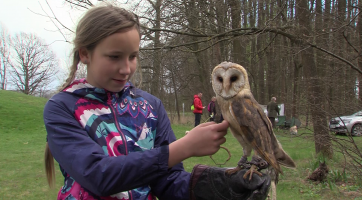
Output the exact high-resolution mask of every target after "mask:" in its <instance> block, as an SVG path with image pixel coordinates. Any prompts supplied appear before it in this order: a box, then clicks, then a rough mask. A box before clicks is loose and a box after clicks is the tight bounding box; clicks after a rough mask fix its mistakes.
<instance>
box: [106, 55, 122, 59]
mask: <svg viewBox="0 0 362 200" xmlns="http://www.w3.org/2000/svg"><path fill="white" fill-rule="evenodd" d="M108 57H109V58H111V59H118V58H119V56H108Z"/></svg>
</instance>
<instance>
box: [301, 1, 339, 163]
mask: <svg viewBox="0 0 362 200" xmlns="http://www.w3.org/2000/svg"><path fill="white" fill-rule="evenodd" d="M296 15H297V21H298V23H299V27H300V30H299V33H300V36H301V37H306V36H309V35H310V32H311V29H312V28H311V26H310V24H311V17H310V12H309V9H308V4H307V1H305V0H296ZM301 58H302V62H301V63H302V66H303V68H304V76H305V77H306V79H307V86H308V103H309V105H310V110H311V115H312V124H313V129H314V139H315V151H316V153H317V154H319V153H321V154H322V155H323V156H324V157H328V158H332V156H333V150H332V146H331V138H330V136H329V132H328V129H327V121H326V118H325V115H324V112H323V109H324V108H323V107H321V106H322V105H321V102H322V101H323V96H322V95H321V94H322V91H321V87H320V79H319V77H318V74H317V70H316V63H315V58H314V54H313V52H312V51H311V49H310V48H307V49H304V50H303V51H302V52H301Z"/></svg>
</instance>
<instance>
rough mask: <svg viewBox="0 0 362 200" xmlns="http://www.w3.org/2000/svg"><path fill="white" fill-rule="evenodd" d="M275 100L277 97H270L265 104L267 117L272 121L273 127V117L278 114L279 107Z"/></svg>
mask: <svg viewBox="0 0 362 200" xmlns="http://www.w3.org/2000/svg"><path fill="white" fill-rule="evenodd" d="M276 101H277V98H275V97H272V98H271V100H270V102H269V103H268V105H267V111H268V118H269V120H270V122H271V123H272V126H273V128H275V118H276V117H277V116H278V115H279V107H278V104H277V103H276Z"/></svg>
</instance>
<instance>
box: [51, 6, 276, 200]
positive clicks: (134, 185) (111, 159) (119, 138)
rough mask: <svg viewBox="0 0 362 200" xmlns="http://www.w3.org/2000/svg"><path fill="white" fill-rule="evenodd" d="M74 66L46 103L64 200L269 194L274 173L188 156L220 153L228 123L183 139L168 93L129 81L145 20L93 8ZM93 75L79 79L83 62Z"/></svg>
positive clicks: (79, 31)
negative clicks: (168, 107)
mask: <svg viewBox="0 0 362 200" xmlns="http://www.w3.org/2000/svg"><path fill="white" fill-rule="evenodd" d="M73 44H74V52H73V53H74V54H73V64H72V66H71V72H70V74H69V77H68V79H67V80H66V83H65V84H64V85H63V88H62V90H61V91H60V92H59V93H58V94H56V95H54V96H53V97H52V98H51V99H50V100H49V101H48V102H47V103H46V105H45V108H44V123H45V127H46V131H47V143H46V150H45V163H46V165H45V166H46V175H47V178H48V183H49V184H50V185H52V184H54V160H53V156H54V159H55V160H56V161H57V162H58V163H59V167H60V171H61V173H62V175H63V177H64V185H63V186H62V187H61V188H60V190H59V193H58V196H57V199H58V200H65V199H73V200H94V199H99V200H113V199H114V200H116V199H117V200H120V199H122V200H151V199H152V200H154V199H156V197H157V198H158V199H172V200H187V199H196V200H199V199H208V200H217V199H221V198H223V199H236V198H238V199H247V198H249V197H250V198H252V199H265V198H266V196H267V192H268V188H269V185H270V178H269V176H267V175H263V176H258V175H254V176H253V177H252V180H251V181H248V180H244V179H243V175H244V174H245V173H246V170H240V171H239V172H237V173H235V174H232V175H231V176H226V175H225V168H217V167H208V166H205V165H196V166H194V168H193V171H192V173H189V172H187V171H185V169H184V167H183V164H182V161H183V160H185V159H187V158H189V157H198V156H206V155H212V154H214V153H215V152H217V151H218V150H219V148H220V145H221V144H223V143H224V142H225V140H226V139H225V137H224V136H225V134H226V133H227V128H228V126H229V125H228V122H227V121H223V122H222V123H220V124H215V123H213V122H208V123H204V124H202V125H200V126H197V127H196V128H194V129H192V130H191V131H190V132H189V134H187V135H185V136H184V137H182V138H180V139H178V140H176V137H175V134H174V133H173V131H172V129H171V124H170V120H169V118H168V116H167V113H166V111H165V108H164V106H163V104H162V102H161V100H160V99H158V98H156V97H154V96H153V95H151V94H149V93H147V92H145V91H142V90H140V89H138V88H136V87H135V86H134V85H133V84H132V83H131V82H130V81H129V80H130V78H131V77H132V75H133V73H134V72H135V70H136V67H137V60H138V59H137V57H138V52H139V45H140V24H139V22H138V18H137V17H136V16H135V15H133V14H132V13H130V12H128V11H126V10H124V9H121V8H119V7H115V6H110V5H106V6H98V7H93V8H91V9H89V10H88V11H87V12H86V14H85V15H84V16H83V17H82V19H81V20H80V21H79V24H78V26H77V28H76V32H75V39H74V43H73ZM80 62H81V63H83V64H86V65H87V77H86V78H85V79H79V80H74V77H75V73H76V71H77V66H78V64H79V63H80Z"/></svg>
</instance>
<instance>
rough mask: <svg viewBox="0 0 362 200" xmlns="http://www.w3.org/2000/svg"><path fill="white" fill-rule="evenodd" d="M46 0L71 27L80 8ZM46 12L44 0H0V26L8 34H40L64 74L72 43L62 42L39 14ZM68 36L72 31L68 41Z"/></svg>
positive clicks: (58, 16) (79, 12)
mask: <svg viewBox="0 0 362 200" xmlns="http://www.w3.org/2000/svg"><path fill="white" fill-rule="evenodd" d="M47 2H48V3H49V5H50V6H51V8H52V10H53V12H54V14H55V16H56V17H57V18H59V20H60V21H61V22H62V23H63V24H64V25H66V26H67V27H69V28H70V29H72V30H75V24H76V23H77V21H78V19H79V18H80V17H81V15H82V14H83V13H84V11H79V10H76V9H71V8H70V7H69V6H68V5H64V4H63V3H62V2H63V1H61V0H47ZM36 13H38V14H36ZM46 14H49V15H52V12H51V10H50V9H49V6H48V5H47V3H46V0H0V23H1V25H0V26H1V27H5V28H6V29H7V30H8V32H9V34H10V35H15V34H17V33H20V32H25V33H34V34H36V35H37V36H38V37H40V38H42V39H43V40H44V41H45V43H46V44H50V46H49V47H50V48H51V49H52V50H53V52H54V53H55V54H56V55H57V58H58V59H59V65H60V74H66V69H67V66H68V64H67V63H70V62H71V61H70V59H69V55H70V52H71V50H72V45H71V44H69V43H67V42H65V39H64V37H63V36H62V34H61V33H60V32H59V31H58V30H57V28H56V26H55V25H54V24H53V23H52V22H51V20H49V19H48V18H47V17H45V16H41V15H46ZM68 33H69V32H68ZM72 38H73V36H72V35H69V36H68V40H70V41H71V40H72ZM54 84H57V83H53V85H54Z"/></svg>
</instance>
